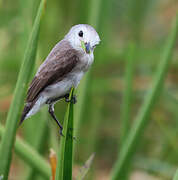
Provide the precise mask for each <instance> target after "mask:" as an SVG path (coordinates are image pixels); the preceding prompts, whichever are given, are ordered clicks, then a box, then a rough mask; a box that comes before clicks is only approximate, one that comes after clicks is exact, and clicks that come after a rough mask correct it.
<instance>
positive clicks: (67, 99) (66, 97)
mask: <svg viewBox="0 0 178 180" xmlns="http://www.w3.org/2000/svg"><path fill="white" fill-rule="evenodd" d="M65 101H66V102H71V103H73V104H76V103H77V97H76V96H75V95H74V96H72V98H71V99H69V95H67V96H65Z"/></svg>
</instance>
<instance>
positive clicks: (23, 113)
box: [19, 102, 33, 126]
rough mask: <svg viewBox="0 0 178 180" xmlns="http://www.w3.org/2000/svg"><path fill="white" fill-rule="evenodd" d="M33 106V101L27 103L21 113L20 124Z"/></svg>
mask: <svg viewBox="0 0 178 180" xmlns="http://www.w3.org/2000/svg"><path fill="white" fill-rule="evenodd" d="M32 107H33V103H31V102H30V103H26V104H25V107H24V109H23V112H22V115H21V119H20V122H19V126H20V125H21V124H22V123H23V121H24V120H25V118H26V116H27V114H28V113H29V111H30V110H31V108H32Z"/></svg>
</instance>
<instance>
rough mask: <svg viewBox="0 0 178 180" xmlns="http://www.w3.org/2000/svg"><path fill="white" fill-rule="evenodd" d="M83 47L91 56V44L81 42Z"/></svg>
mask: <svg viewBox="0 0 178 180" xmlns="http://www.w3.org/2000/svg"><path fill="white" fill-rule="evenodd" d="M81 46H82V48H83V50H84V51H85V52H86V53H87V54H90V52H91V46H90V42H88V43H84V41H81Z"/></svg>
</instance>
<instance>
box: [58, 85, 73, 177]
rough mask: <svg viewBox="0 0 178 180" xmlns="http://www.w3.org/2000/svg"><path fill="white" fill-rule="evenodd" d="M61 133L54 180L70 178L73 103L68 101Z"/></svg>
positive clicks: (71, 93)
mask: <svg viewBox="0 0 178 180" xmlns="http://www.w3.org/2000/svg"><path fill="white" fill-rule="evenodd" d="M73 93H74V89H73V88H72V89H71V92H70V97H69V99H70V100H71V98H72V97H73ZM63 135H64V137H61V142H60V146H59V153H58V162H57V169H56V178H55V179H56V180H65V179H67V180H72V161H73V103H71V102H70V103H69V104H68V106H67V111H66V114H65V119H64V125H63Z"/></svg>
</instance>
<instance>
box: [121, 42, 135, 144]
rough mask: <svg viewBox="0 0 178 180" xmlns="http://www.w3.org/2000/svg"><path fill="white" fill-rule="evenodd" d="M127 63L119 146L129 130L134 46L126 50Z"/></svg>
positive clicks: (131, 45)
mask: <svg viewBox="0 0 178 180" xmlns="http://www.w3.org/2000/svg"><path fill="white" fill-rule="evenodd" d="M127 59H128V62H127V65H126V73H125V83H126V85H125V89H124V92H123V93H124V94H123V104H122V110H121V120H122V128H121V144H123V142H124V140H125V139H126V136H127V134H128V130H129V121H130V115H131V101H132V83H133V70H134V60H135V45H134V44H130V46H129V50H128V58H127Z"/></svg>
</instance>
